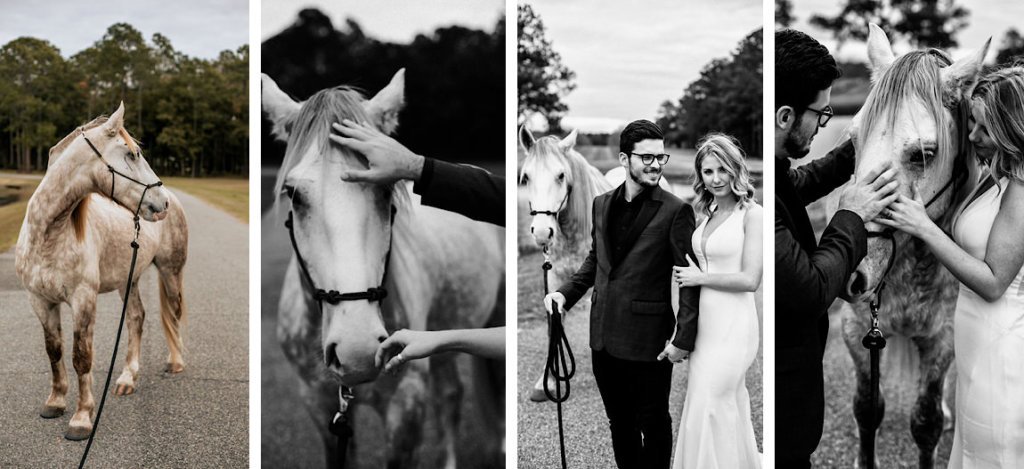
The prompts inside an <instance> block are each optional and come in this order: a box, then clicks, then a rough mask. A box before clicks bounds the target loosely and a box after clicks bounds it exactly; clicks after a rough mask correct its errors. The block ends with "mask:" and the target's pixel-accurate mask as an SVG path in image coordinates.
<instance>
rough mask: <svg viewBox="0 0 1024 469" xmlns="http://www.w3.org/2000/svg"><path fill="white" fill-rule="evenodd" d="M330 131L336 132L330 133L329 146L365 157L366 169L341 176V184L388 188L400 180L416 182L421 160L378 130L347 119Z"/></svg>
mask: <svg viewBox="0 0 1024 469" xmlns="http://www.w3.org/2000/svg"><path fill="white" fill-rule="evenodd" d="M331 128H332V130H333V132H337V134H335V133H331V135H330V137H329V138H330V139H331V141H332V142H335V143H337V144H339V145H341V146H343V147H347V148H349V149H351V150H354V151H356V152H358V153H359V154H361V155H363V156H365V157H366V162H367V164H368V165H369V168H367V169H363V170H356V169H350V170H347V171H345V172H343V173H342V174H341V179H342V180H343V181H348V182H370V183H376V184H391V183H394V182H395V181H398V180H400V179H409V180H413V181H416V180H418V179H419V178H420V173H421V172H422V171H423V157H422V156H420V155H417V154H415V153H413V152H411V151H409V149H408V148H405V146H403V145H402V144H401V143H398V141H396V140H395V139H393V138H391V137H388V136H387V135H384V134H383V133H381V132H380V131H379V130H377V129H375V128H373V127H370V126H368V125H363V124H357V123H355V122H353V121H350V120H348V119H345V120H343V121H342V122H341V124H337V123H335V124H331Z"/></svg>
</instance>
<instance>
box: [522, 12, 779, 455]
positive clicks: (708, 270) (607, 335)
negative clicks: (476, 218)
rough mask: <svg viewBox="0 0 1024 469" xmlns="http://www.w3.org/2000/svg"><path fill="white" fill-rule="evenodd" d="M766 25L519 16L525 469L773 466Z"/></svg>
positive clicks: (655, 16) (752, 18)
mask: <svg viewBox="0 0 1024 469" xmlns="http://www.w3.org/2000/svg"><path fill="white" fill-rule="evenodd" d="M726 12H728V13H726ZM762 12H763V10H762V5H761V2H759V1H751V0H729V1H725V2H715V3H710V2H701V3H693V2H670V1H657V2H643V3H642V4H630V3H627V2H613V1H599V2H581V1H545V0H535V1H528V2H520V3H519V4H518V6H517V13H518V47H517V58H518V90H517V95H518V109H517V123H518V128H517V129H516V132H517V141H518V152H517V160H518V161H517V172H518V181H517V182H518V191H517V194H518V196H517V221H518V226H517V249H518V266H517V268H518V292H517V295H518V299H517V303H518V309H517V314H516V322H517V324H516V326H517V337H518V378H517V379H518V381H517V385H516V388H517V391H518V397H517V406H518V415H517V419H518V420H517V421H518V436H517V438H518V466H519V467H523V468H549V467H563V468H565V467H619V468H634V467H643V468H656V469H657V468H664V469H668V468H669V467H672V468H707V467H730V468H760V467H762V460H761V459H762V455H761V453H762V452H763V447H762V444H763V428H762V415H763V412H762V410H763V402H764V399H763V393H762V353H761V351H762V348H761V318H762V310H761V297H762V295H761V280H762V279H761V276H762V268H763V237H764V235H763V214H762V206H761V204H762V203H763V201H762V196H763V194H762V190H761V187H762V184H761V182H762V181H761V179H762V174H763V165H762V152H763V148H762V138H763V131H762V119H761V116H762V86H763V85H762V73H761V71H762V63H763V62H762V57H763V55H762V24H763V19H762Z"/></svg>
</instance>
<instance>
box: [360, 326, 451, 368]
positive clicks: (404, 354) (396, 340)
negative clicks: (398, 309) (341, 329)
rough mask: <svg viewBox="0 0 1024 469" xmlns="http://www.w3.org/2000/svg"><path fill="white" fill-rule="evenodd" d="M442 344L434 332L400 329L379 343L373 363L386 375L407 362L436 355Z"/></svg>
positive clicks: (438, 335) (439, 336) (437, 334)
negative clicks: (382, 368) (381, 367)
mask: <svg viewBox="0 0 1024 469" xmlns="http://www.w3.org/2000/svg"><path fill="white" fill-rule="evenodd" d="M442 342H443V341H442V340H441V335H440V334H439V333H438V332H436V331H410V330H408V329H402V330H400V331H397V332H395V333H394V334H391V337H388V338H387V339H385V340H384V342H381V344H380V346H379V347H377V354H376V355H375V356H374V360H373V362H374V364H375V365H376V366H377V367H378V368H380V366H381V365H383V366H384V372H385V373H388V372H391V371H393V370H394V369H395V367H397V366H399V365H401V364H403V363H405V362H407V361H409V360H415V359H417V358H426V357H429V356H431V355H433V354H435V353H437V351H438V349H439V348H440V347H441V345H442ZM385 360H387V362H385Z"/></svg>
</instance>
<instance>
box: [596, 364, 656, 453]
mask: <svg viewBox="0 0 1024 469" xmlns="http://www.w3.org/2000/svg"><path fill="white" fill-rule="evenodd" d="M593 361H594V378H595V379H596V380H597V388H598V390H600V391H601V400H603V401H604V410H605V413H606V414H607V415H608V424H609V427H610V428H611V432H612V449H613V450H614V451H615V464H616V465H618V467H619V469H668V467H669V462H670V461H671V458H672V417H670V416H669V413H668V396H669V393H670V392H671V390H672V386H671V381H672V363H671V362H668V361H659V362H640V361H633V360H623V359H620V358H615V357H613V356H611V355H609V354H608V352H606V351H603V350H600V351H598V350H594V351H593Z"/></svg>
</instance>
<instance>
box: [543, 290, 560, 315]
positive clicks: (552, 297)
mask: <svg viewBox="0 0 1024 469" xmlns="http://www.w3.org/2000/svg"><path fill="white" fill-rule="evenodd" d="M552 301H554V302H555V303H556V304H558V312H559V313H563V314H564V313H565V295H563V294H561V293H559V292H554V293H548V296H545V297H544V309H546V310H547V311H548V315H549V316H550V315H551V302H552Z"/></svg>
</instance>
